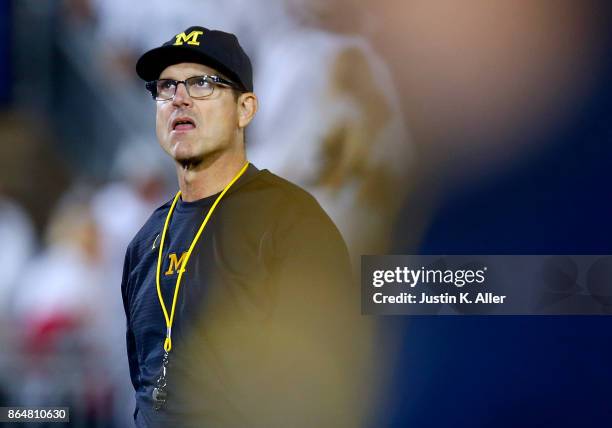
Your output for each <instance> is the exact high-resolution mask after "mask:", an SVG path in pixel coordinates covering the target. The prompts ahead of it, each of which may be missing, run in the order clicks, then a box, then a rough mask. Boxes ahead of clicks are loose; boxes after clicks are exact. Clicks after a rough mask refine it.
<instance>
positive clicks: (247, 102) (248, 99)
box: [237, 92, 258, 128]
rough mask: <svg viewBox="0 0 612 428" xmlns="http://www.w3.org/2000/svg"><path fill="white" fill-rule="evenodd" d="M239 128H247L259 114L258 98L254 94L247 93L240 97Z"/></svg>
mask: <svg viewBox="0 0 612 428" xmlns="http://www.w3.org/2000/svg"><path fill="white" fill-rule="evenodd" d="M237 103H238V127H239V128H245V127H246V126H247V125H248V124H249V123H251V120H253V118H254V117H255V113H257V107H258V102H257V96H256V95H255V94H254V93H253V92H245V93H243V94H240V96H239V97H238V101H237Z"/></svg>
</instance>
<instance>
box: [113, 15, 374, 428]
mask: <svg viewBox="0 0 612 428" xmlns="http://www.w3.org/2000/svg"><path fill="white" fill-rule="evenodd" d="M251 70H252V69H251V63H250V60H249V58H248V56H247V55H246V53H245V52H244V51H243V49H242V48H241V46H240V44H239V43H238V40H237V38H236V37H235V36H234V35H233V34H229V33H225V32H222V31H216V30H208V29H206V28H203V27H190V28H188V29H187V30H185V31H184V32H182V33H179V34H177V35H175V36H173V37H172V38H171V39H170V40H169V41H168V42H166V43H164V44H163V45H162V46H161V47H158V48H156V49H153V50H151V51H148V52H146V53H145V54H144V55H143V56H142V57H141V58H140V59H139V61H138V63H137V66H136V71H137V73H138V75H139V76H140V77H141V78H142V79H143V80H145V81H147V84H146V87H147V88H148V89H149V91H150V92H151V94H152V96H153V98H154V99H155V100H156V106H157V116H156V122H157V125H156V133H157V138H158V140H159V144H160V146H161V147H162V149H163V150H164V151H165V152H166V153H167V154H168V155H169V156H170V157H171V158H172V159H173V160H174V163H175V165H176V171H177V178H178V185H179V189H180V191H179V192H178V193H177V194H176V196H175V197H174V198H173V199H172V200H171V201H169V202H167V203H166V204H164V205H162V206H161V207H160V208H158V209H157V210H156V211H155V212H154V213H153V214H152V216H151V217H150V218H149V220H148V221H147V222H146V223H145V225H144V226H143V227H142V229H141V230H140V231H139V232H138V233H137V235H136V237H135V238H134V239H133V240H132V242H131V243H130V245H129V246H128V249H127V253H126V258H125V263H124V271H123V281H122V287H121V288H122V295H123V302H124V308H125V312H126V317H127V351H128V359H129V364H130V374H131V379H132V383H133V385H134V388H135V391H136V401H137V404H136V410H135V413H134V418H135V422H136V425H137V426H139V427H148V426H188V425H189V426H204V427H206V426H214V427H223V426H232V427H234V426H235V427H257V426H262V427H264V426H266V427H273V426H293V427H298V426H330V427H331V426H334V427H338V426H355V424H356V423H357V422H356V421H357V420H359V418H360V415H361V409H363V407H364V405H363V404H362V403H361V404H359V407H358V408H357V409H355V410H352V409H351V407H352V406H354V405H355V404H356V400H359V399H360V398H361V393H362V390H361V389H360V388H359V385H358V382H356V381H355V379H364V380H365V379H366V378H365V376H364V372H363V369H364V367H363V364H362V360H364V356H367V352H365V350H367V344H366V346H364V341H363V339H364V338H366V336H363V335H362V334H361V333H359V332H354V331H353V329H354V328H357V329H358V328H359V326H358V325H355V324H354V322H353V321H354V320H358V315H359V303H358V299H357V298H356V295H355V293H354V292H353V290H352V287H351V281H350V266H349V262H348V254H347V250H346V246H345V245H344V242H343V240H342V238H341V236H340V234H339V232H338V230H337V229H336V227H335V226H334V225H333V223H332V222H331V220H330V219H329V217H328V216H327V215H326V214H325V213H324V212H323V210H322V209H321V208H320V206H319V205H318V204H317V202H316V201H315V200H314V198H312V197H311V196H310V195H309V194H307V193H306V192H305V191H304V190H302V189H300V188H298V187H297V186H295V185H293V184H291V183H289V182H287V181H285V180H283V179H281V178H279V177H277V176H275V175H273V174H272V173H270V172H268V171H266V170H259V169H257V168H256V167H255V166H254V165H251V164H249V163H248V162H247V156H246V151H245V128H246V127H247V126H248V125H249V123H250V122H251V121H252V120H253V117H254V116H255V113H256V111H257V97H256V95H255V94H254V93H253V84H252V71H251ZM296 102H299V100H296ZM288 108H290V106H288ZM118 209H120V207H118ZM349 330H351V331H350V332H349ZM349 333H350V334H349ZM365 359H367V357H366V358H365ZM356 370H359V371H360V372H358V373H359V376H356V373H355V371H356ZM350 379H353V380H352V381H349V380H350Z"/></svg>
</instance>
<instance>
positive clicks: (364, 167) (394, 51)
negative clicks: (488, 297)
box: [0, 0, 612, 427]
mask: <svg viewBox="0 0 612 428" xmlns="http://www.w3.org/2000/svg"><path fill="white" fill-rule="evenodd" d="M609 12H610V10H609V6H608V5H607V3H606V2H605V1H603V0H602V1H596V0H587V1H582V2H577V1H569V0H567V1H566V0H560V1H553V0H535V1H530V2H526V1H525V2H523V1H510V0H508V1H501V0H500V1H485V0H466V1H464V2H453V1H425V0H409V1H400V0H382V1H380V0H379V1H376V2H375V1H372V0H333V1H322V0H310V1H309V0H258V1H248V0H224V1H215V0H177V1H173V2H168V1H160V0H149V1H130V2H126V1H122V0H48V1H37V0H19V1H17V0H13V1H11V0H0V82H2V83H1V84H0V109H1V110H0V111H1V116H0V153H1V156H0V242H1V245H2V248H1V249H0V266H1V269H2V273H3V274H2V275H0V348H1V350H0V403H6V404H4V405H7V404H13V405H22V406H26V405H28V406H34V405H69V406H71V412H72V415H71V416H72V425H73V426H79V427H80V426H100V427H102V426H104V427H124V426H130V422H131V413H132V410H133V398H132V390H131V385H130V383H129V376H128V369H127V359H126V355H125V345H124V324H125V318H124V312H123V307H122V304H121V297H120V282H121V272H122V263H123V256H124V253H125V248H126V247H127V244H128V242H129V240H130V239H131V237H132V236H133V235H134V234H135V233H136V231H137V230H138V229H139V227H140V226H141V225H142V224H143V223H144V221H145V220H146V219H147V217H148V215H149V214H150V213H151V212H152V211H153V209H155V208H156V207H157V206H159V205H160V204H162V203H163V202H164V201H166V200H167V199H169V198H170V197H171V196H172V195H173V194H174V192H175V190H176V182H175V178H174V169H173V165H172V163H171V162H170V161H169V160H168V159H166V158H164V155H163V153H162V151H161V150H160V149H159V147H158V145H157V142H156V138H155V133H154V129H155V128H154V112H155V105H154V101H153V100H151V98H150V96H149V95H147V93H146V92H145V90H144V84H143V82H141V81H139V80H138V78H137V77H136V75H135V71H134V66H135V62H136V60H137V58H138V57H139V56H140V54H142V53H143V52H144V51H145V50H147V49H149V48H151V47H154V46H158V45H160V44H161V43H162V42H164V41H166V40H168V39H170V38H171V36H172V35H173V34H176V33H178V32H180V31H183V30H184V29H185V28H187V27H188V26H190V25H202V26H205V27H208V28H215V29H222V30H225V31H230V32H234V33H236V34H237V35H238V37H239V39H240V40H241V42H242V44H243V47H244V48H245V50H246V51H247V53H248V54H249V55H250V57H251V59H252V61H253V65H254V78H255V81H254V86H255V92H256V93H257V94H258V96H259V99H260V104H261V107H260V111H259V113H258V115H257V118H256V120H255V121H254V123H253V124H252V126H250V127H249V129H248V131H247V151H248V155H249V158H250V160H252V161H253V162H254V163H255V165H257V166H258V167H259V168H268V169H270V170H271V171H272V172H274V173H277V174H279V175H281V176H283V177H285V178H287V179H289V180H291V181H294V182H296V183H297V184H299V185H301V186H303V187H305V188H306V189H308V190H309V191H310V192H312V193H313V195H315V197H316V198H317V199H318V200H319V202H320V203H321V204H322V206H323V207H324V208H325V209H326V210H327V211H328V213H329V214H330V215H331V216H332V218H333V219H334V221H335V222H336V223H337V225H338V227H339V229H340V230H341V232H342V233H343V235H344V237H345V239H346V241H347V243H348V244H349V249H350V251H351V255H352V257H353V261H354V263H355V264H356V268H358V263H359V256H360V255H361V254H385V253H392V252H395V253H410V252H430V253H442V254H444V253H455V252H456V253H466V254H469V253H472V254H476V253H479V252H481V253H489V254H495V253H542V254H546V253H561V254H562V253H608V254H609V253H610V250H611V249H612V228H610V222H611V221H612V203H611V202H610V201H611V198H610V191H609V184H608V183H609V182H610V181H609V180H610V179H611V178H612V173H611V172H610V161H612V149H611V148H610V144H609V143H610V141H609V139H610V136H611V135H612V133H611V129H610V119H611V118H612V104H611V103H610V99H611V95H612V85H611V84H610V82H611V81H612V80H611V79H610V78H609V76H610V75H611V74H610V72H611V71H612V63H611V61H610V58H611V56H610V53H611V52H612V49H611V46H610V28H611V27H610V26H609V25H608V24H609V17H610V13H609ZM610 327H612V325H611V323H610V321H609V320H607V319H603V318H597V317H594V318H587V317H582V318H573V319H569V318H538V319H528V318H507V317H506V318H503V319H496V320H489V319H485V318H479V317H469V318H446V319H444V318H418V319H415V320H411V321H410V322H409V321H408V320H406V319H399V318H395V319H384V320H380V331H381V334H380V337H381V339H380V340H381V343H383V342H384V343H385V344H386V345H385V347H384V349H385V351H386V352H387V353H388V356H389V357H390V361H391V362H390V363H389V371H388V379H386V380H387V382H386V384H387V386H386V387H385V388H382V389H378V390H376V391H372V401H373V402H374V403H375V405H374V406H373V408H374V409H377V410H375V411H374V412H373V415H372V416H371V420H368V421H367V422H364V424H365V425H367V426H370V425H369V424H371V426H405V424H407V421H408V422H413V423H414V424H416V425H415V426H424V425H422V423H423V422H427V423H428V424H429V423H431V424H432V426H437V425H439V424H446V425H448V424H449V423H451V422H452V421H453V420H455V419H453V418H456V417H461V415H464V416H463V417H467V416H466V415H467V414H468V412H469V413H470V414H472V417H474V415H473V412H472V411H473V410H478V409H480V407H479V405H478V404H477V403H480V405H481V406H482V403H483V402H485V401H486V402H487V406H483V408H485V407H486V408H487V409H488V410H487V411H486V412H485V413H483V414H482V415H480V416H478V417H479V419H476V420H472V425H473V426H491V425H490V423H492V422H493V421H495V422H496V423H497V422H498V417H500V420H502V421H505V422H506V423H511V422H514V421H518V422H521V425H523V426H529V422H530V421H531V422H533V421H537V420H538V419H537V418H538V417H539V416H538V415H540V414H548V413H546V412H549V411H550V412H553V411H555V410H554V409H557V408H558V405H559V404H563V403H567V404H571V405H570V406H567V407H565V410H564V411H565V412H568V411H569V410H568V409H571V408H572V405H574V406H575V405H576V404H577V403H581V405H583V406H586V408H587V409H588V410H586V412H587V413H588V414H590V415H592V416H593V415H594V416H593V417H600V416H602V417H603V416H605V415H608V416H610V413H609V412H610V411H609V408H610V407H609V406H607V409H608V410H606V409H605V408H604V407H605V406H604V407H602V406H600V405H599V404H601V402H599V401H597V400H598V398H597V397H599V395H598V394H597V391H599V390H600V389H601V390H602V391H603V390H604V388H605V386H606V385H608V386H609V385H610V384H611V383H610V382H612V374H611V373H612V370H610V367H609V361H610V360H611V359H610V358H611V357H612V349H611V348H612V346H611V345H609V343H612V342H610V339H612V333H611V332H612V328H610ZM389 338H392V339H393V340H392V343H393V345H391V346H390V345H388V343H389V342H388V339H389ZM606 341H607V342H606ZM605 343H608V344H607V345H605ZM381 346H382V345H381ZM581 349H583V350H581ZM584 349H586V350H584ZM477 357H478V358H477ZM479 359H480V360H479ZM476 361H479V364H482V365H483V366H481V367H479V368H478V370H484V371H485V372H486V371H488V372H489V373H490V374H493V375H494V376H487V375H479V374H475V373H474V372H473V370H474V368H475V362H476ZM606 361H607V363H606ZM534 377H535V378H536V379H538V380H539V382H538V386H537V387H536V386H534V385H531V384H530V382H532V381H533V379H534ZM496 378H497V380H496V381H494V380H493V379H496ZM381 384H385V382H381ZM530 385H531V386H530ZM558 385H562V386H561V387H559V386H558ZM377 388H380V385H379V386H377ZM525 388H526V389H525ZM468 389H469V391H470V394H468V393H467V391H468ZM574 389H575V390H581V391H585V390H587V391H591V392H590V393H587V394H582V395H581V396H580V397H572V399H570V398H568V394H570V392H569V391H570V390H574ZM468 395H472V397H473V401H472V400H468V398H463V399H461V398H458V397H467V396H468ZM553 404H554V406H553ZM436 406H437V407H436ZM440 408H442V409H446V410H448V411H436V412H432V410H433V409H440ZM519 409H521V410H522V411H525V412H527V413H525V414H528V415H529V416H520V418H521V419H512V417H509V416H508V415H514V416H515V417H517V418H519V416H517V415H519V414H520V412H521V410H519ZM542 412H544V413H542ZM476 413H478V412H476ZM453 415H454V416H453ZM458 415H459V416H458ZM500 415H504V417H503V418H502V417H501V416H500ZM572 415H574V414H572ZM572 417H575V418H576V419H575V420H576V421H577V422H579V424H581V425H583V424H582V423H583V422H585V420H583V419H581V418H582V417H585V416H584V412H577V413H576V414H575V415H574V416H571V415H569V416H568V415H567V414H565V416H564V418H562V419H563V420H564V421H565V422H568V421H574V419H572ZM525 418H526V419H525ZM547 420H549V419H547ZM451 424H452V423H451ZM497 426H501V425H499V424H497ZM514 426H516V425H514ZM583 426H584V425H583Z"/></svg>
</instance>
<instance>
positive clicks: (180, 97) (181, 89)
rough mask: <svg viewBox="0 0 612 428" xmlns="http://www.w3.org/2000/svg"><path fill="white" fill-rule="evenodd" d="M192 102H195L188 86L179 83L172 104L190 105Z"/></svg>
mask: <svg viewBox="0 0 612 428" xmlns="http://www.w3.org/2000/svg"><path fill="white" fill-rule="evenodd" d="M192 101H193V100H192V99H191V97H190V96H189V93H188V92H187V86H186V85H185V84H184V83H183V82H178V83H177V86H176V93H175V94H174V98H173V99H172V103H173V104H176V105H189V104H191V103H192Z"/></svg>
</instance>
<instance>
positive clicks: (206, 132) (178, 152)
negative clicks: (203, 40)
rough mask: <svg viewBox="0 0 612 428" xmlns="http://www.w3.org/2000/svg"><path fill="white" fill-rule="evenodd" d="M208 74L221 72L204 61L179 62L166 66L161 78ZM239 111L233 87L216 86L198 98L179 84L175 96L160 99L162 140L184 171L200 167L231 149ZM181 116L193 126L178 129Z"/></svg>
mask: <svg viewBox="0 0 612 428" xmlns="http://www.w3.org/2000/svg"><path fill="white" fill-rule="evenodd" d="M205 74H207V75H218V76H222V75H221V74H220V73H218V72H217V71H216V70H214V69H212V68H210V67H207V66H205V65H202V64H193V63H180V64H175V65H172V66H169V67H167V68H166V69H165V70H164V71H162V73H161V74H160V78H162V79H163V78H168V79H176V80H185V79H187V78H189V77H193V76H201V75H205ZM236 115H237V107H236V100H235V97H234V96H233V95H232V92H231V91H230V90H228V89H222V88H218V87H215V88H214V91H213V94H212V95H211V96H210V97H208V98H205V99H201V100H196V99H192V98H191V97H190V96H189V95H188V94H187V91H186V89H185V86H184V85H183V84H179V87H178V88H177V92H176V95H175V97H174V99H173V100H169V101H161V102H158V103H157V116H156V121H157V125H156V132H157V137H158V140H159V144H160V145H161V147H162V148H163V150H164V151H165V152H166V153H168V155H169V156H170V157H172V158H173V159H174V160H175V162H176V163H177V164H178V165H179V166H180V167H181V169H183V170H184V171H188V170H194V169H198V168H200V167H202V166H204V165H205V164H207V163H211V162H214V161H215V159H216V158H218V157H219V156H222V155H223V153H224V152H226V151H229V150H231V149H232V145H233V144H234V143H235V141H234V140H235V135H236V128H237V127H236V120H237V119H236ZM181 118H183V119H186V120H188V121H191V122H192V123H193V125H194V126H193V128H188V127H187V129H176V128H175V127H174V126H173V124H174V122H175V121H177V120H179V119H181Z"/></svg>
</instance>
